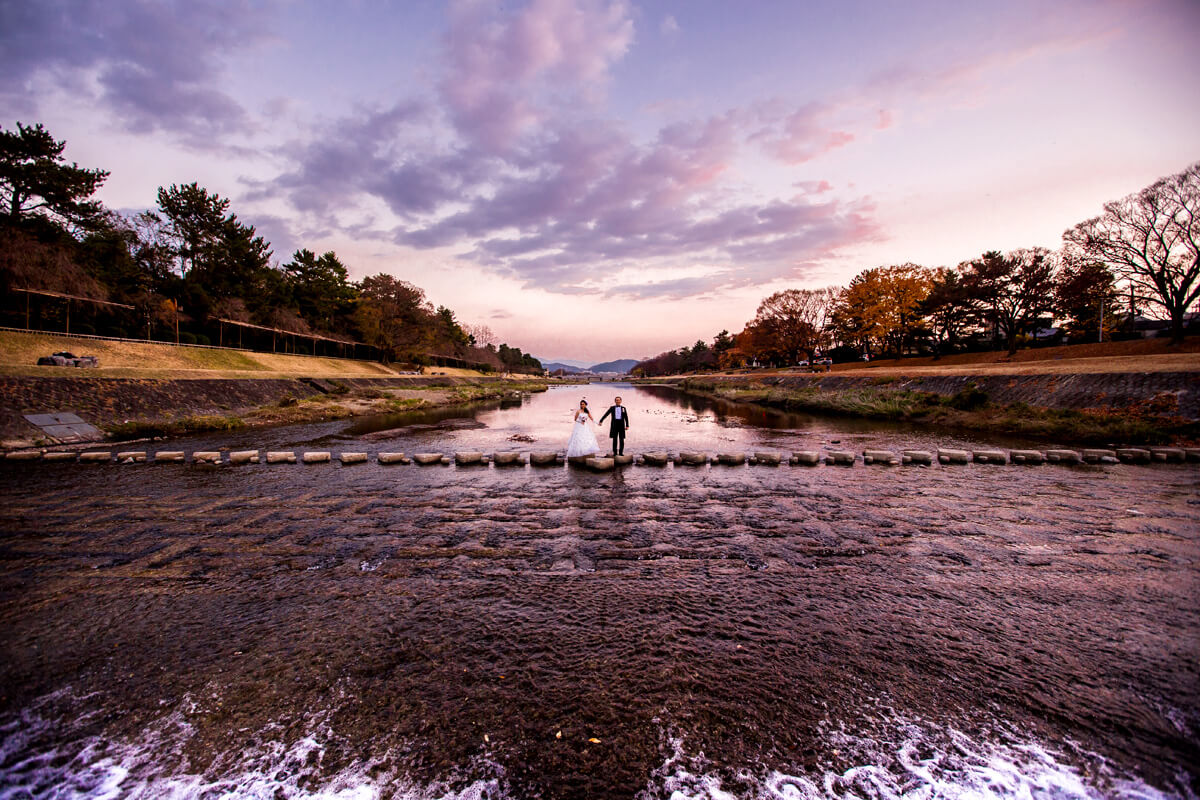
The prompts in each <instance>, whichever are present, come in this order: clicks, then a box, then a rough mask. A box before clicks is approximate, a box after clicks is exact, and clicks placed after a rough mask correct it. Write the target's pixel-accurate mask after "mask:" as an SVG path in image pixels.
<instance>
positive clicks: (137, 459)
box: [117, 450, 146, 464]
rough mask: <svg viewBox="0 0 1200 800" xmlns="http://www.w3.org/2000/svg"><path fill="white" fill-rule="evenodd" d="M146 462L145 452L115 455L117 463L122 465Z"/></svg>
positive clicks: (129, 451) (126, 451)
mask: <svg viewBox="0 0 1200 800" xmlns="http://www.w3.org/2000/svg"><path fill="white" fill-rule="evenodd" d="M145 460H146V451H145V450H125V451H124V452H121V453H117V461H120V462H121V463H122V464H140V463H142V462H143V461H145Z"/></svg>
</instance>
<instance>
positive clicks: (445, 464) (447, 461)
mask: <svg viewBox="0 0 1200 800" xmlns="http://www.w3.org/2000/svg"><path fill="white" fill-rule="evenodd" d="M453 463H454V459H453V458H451V457H450V456H442V458H441V464H442V466H443V467H448V466H450V465H451V464H453Z"/></svg>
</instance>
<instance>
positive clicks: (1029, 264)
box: [959, 247, 1056, 355]
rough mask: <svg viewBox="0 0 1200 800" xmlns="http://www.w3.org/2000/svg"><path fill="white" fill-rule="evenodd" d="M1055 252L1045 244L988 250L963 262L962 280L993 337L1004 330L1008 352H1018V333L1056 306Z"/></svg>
mask: <svg viewBox="0 0 1200 800" xmlns="http://www.w3.org/2000/svg"><path fill="white" fill-rule="evenodd" d="M1055 266H1056V265H1055V258H1054V255H1053V254H1052V253H1051V252H1050V251H1049V250H1047V249H1046V248H1044V247H1029V248H1023V249H1020V250H1013V251H1012V252H1009V253H1001V252H999V251H997V250H989V251H988V252H986V253H984V254H983V255H982V256H980V257H979V258H977V259H975V260H974V261H969V262H966V263H965V264H963V265H960V267H959V268H960V269H961V270H962V272H963V283H964V284H965V285H966V286H967V289H968V291H969V292H971V294H972V297H973V298H974V301H975V302H976V304H977V305H978V306H979V307H980V309H981V310H982V314H983V317H984V319H985V320H986V321H987V322H988V323H990V325H991V328H992V335H993V340H994V341H996V342H999V339H1000V336H1001V334H1002V333H1003V336H1004V338H1005V341H1006V343H1007V345H1008V352H1009V354H1010V355H1011V354H1012V353H1015V352H1017V337H1018V336H1019V335H1020V334H1021V333H1023V332H1024V331H1025V330H1026V329H1028V328H1029V327H1030V326H1031V325H1032V324H1033V323H1034V322H1035V321H1036V320H1037V318H1038V317H1039V316H1041V315H1043V314H1048V313H1050V312H1051V311H1053V310H1054V271H1055Z"/></svg>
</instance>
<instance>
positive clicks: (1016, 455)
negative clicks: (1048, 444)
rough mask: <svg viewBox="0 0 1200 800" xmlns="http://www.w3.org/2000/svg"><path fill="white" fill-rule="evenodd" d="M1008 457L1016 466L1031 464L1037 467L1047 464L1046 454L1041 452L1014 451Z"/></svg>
mask: <svg viewBox="0 0 1200 800" xmlns="http://www.w3.org/2000/svg"><path fill="white" fill-rule="evenodd" d="M1008 457H1009V458H1010V459H1012V463H1014V464H1029V465H1033V466H1037V465H1040V464H1044V463H1045V462H1046V454H1045V453H1043V452H1042V451H1041V450H1012V451H1010V452H1009V454H1008Z"/></svg>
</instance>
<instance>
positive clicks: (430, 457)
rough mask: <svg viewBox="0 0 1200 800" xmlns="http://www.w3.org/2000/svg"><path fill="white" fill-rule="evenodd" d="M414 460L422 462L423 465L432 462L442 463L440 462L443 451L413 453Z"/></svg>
mask: <svg viewBox="0 0 1200 800" xmlns="http://www.w3.org/2000/svg"><path fill="white" fill-rule="evenodd" d="M413 461H415V462H417V463H418V464H420V465H421V466H423V467H426V466H429V465H431V464H440V463H442V454H441V453H416V454H415V455H413Z"/></svg>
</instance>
